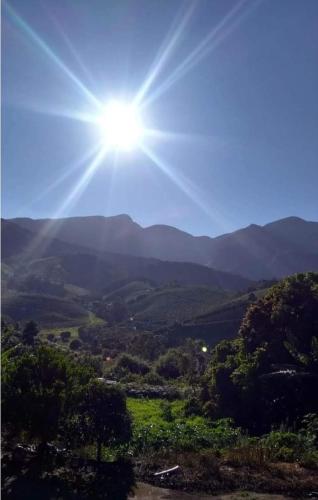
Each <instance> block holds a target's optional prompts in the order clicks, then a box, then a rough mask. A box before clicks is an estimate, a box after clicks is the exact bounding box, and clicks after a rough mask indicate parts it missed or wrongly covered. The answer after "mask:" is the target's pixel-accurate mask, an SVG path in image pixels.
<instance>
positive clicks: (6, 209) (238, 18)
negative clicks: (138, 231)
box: [2, 0, 318, 235]
mask: <svg viewBox="0 0 318 500" xmlns="http://www.w3.org/2000/svg"><path fill="white" fill-rule="evenodd" d="M2 52H3V58H2V105H3V107H2V215H3V217H16V216H28V217H35V218H36V217H54V216H62V215H63V216H69V215H93V214H100V215H115V214H120V213H127V214H129V215H131V217H132V218H133V219H134V220H136V221H137V222H138V223H140V224H141V225H143V226H148V225H151V224H157V223H163V224H169V225H173V226H176V227H179V228H181V229H184V230H186V231H189V232H191V233H193V234H207V235H217V234H221V233H223V232H228V231H232V230H234V229H238V228H239V227H243V226H246V225H248V224H250V223H257V224H264V223H266V222H270V221H272V220H274V219H279V218H283V217H286V216H290V215H297V216H300V217H303V218H305V219H309V220H318V92H317V89H318V1H317V0H305V1H301V0H263V1H258V0H247V1H244V0H241V1H232V0H196V1H195V0H194V1H181V0H120V1H119V0H107V1H106V0H90V1H84V0H54V1H52V0H27V1H25V0H9V1H8V0H7V1H3V2H2ZM149 77H150V78H149ZM147 78H148V80H147ZM146 81H148V83H149V85H148V86H145V85H144V83H145V82H146ZM143 85H144V86H143ZM140 89H143V90H144V93H143V94H140V95H142V98H141V105H142V118H143V122H144V124H145V127H147V128H150V129H157V130H160V131H162V134H157V136H155V137H154V136H151V137H146V138H145V147H146V152H147V154H146V153H145V151H142V150H141V149H139V148H137V149H136V150H133V151H130V152H119V153H117V154H114V153H109V154H106V155H105V157H103V158H102V160H101V161H100V163H99V165H98V167H97V168H95V169H94V170H92V169H91V170H90V167H91V165H92V162H94V161H95V158H96V155H98V154H99V151H97V152H96V144H97V140H98V138H99V137H100V136H99V132H98V130H97V127H96V124H94V123H91V122H90V121H86V119H85V117H87V116H88V115H89V116H92V115H94V114H96V113H99V112H100V111H97V109H98V107H97V105H96V102H97V101H98V102H100V103H106V102H107V101H109V99H114V98H115V99H124V100H125V101H128V102H129V101H131V100H132V99H134V97H135V96H136V94H137V93H138V92H139V91H140ZM83 117H84V119H83ZM168 132H169V133H168ZM94 150H95V152H94ZM95 163H96V162H95ZM87 172H89V175H87ZM92 172H93V173H92ZM85 174H86V175H85Z"/></svg>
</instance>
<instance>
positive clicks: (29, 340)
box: [22, 320, 39, 346]
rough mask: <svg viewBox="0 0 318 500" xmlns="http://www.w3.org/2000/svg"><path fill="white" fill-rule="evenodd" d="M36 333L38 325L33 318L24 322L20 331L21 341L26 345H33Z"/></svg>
mask: <svg viewBox="0 0 318 500" xmlns="http://www.w3.org/2000/svg"><path fill="white" fill-rule="evenodd" d="M38 333H39V329H38V325H37V324H36V323H35V321H33V320H31V321H29V322H28V323H26V325H25V327H24V329H23V332H22V340H23V343H24V344H26V345H30V346H33V345H34V340H35V338H36V337H37V335H38Z"/></svg>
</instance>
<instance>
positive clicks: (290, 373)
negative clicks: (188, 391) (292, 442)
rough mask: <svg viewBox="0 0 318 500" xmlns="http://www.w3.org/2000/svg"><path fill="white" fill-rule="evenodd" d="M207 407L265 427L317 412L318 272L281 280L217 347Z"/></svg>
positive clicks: (214, 413)
mask: <svg viewBox="0 0 318 500" xmlns="http://www.w3.org/2000/svg"><path fill="white" fill-rule="evenodd" d="M207 378H208V385H209V392H210V398H205V401H204V404H205V409H206V411H207V412H208V413H209V414H210V415H212V416H217V417H219V416H228V417H232V418H234V419H235V420H236V421H237V422H238V423H239V424H240V425H244V426H246V427H249V428H253V429H254V430H256V431H260V432H262V431H265V430H268V429H269V428H270V426H271V425H279V424H280V423H282V422H285V423H290V424H292V423H297V421H300V419H301V418H302V417H303V416H304V415H305V414H306V413H310V412H316V411H318V402H317V398H315V397H314V394H315V393H317V390H318V274H317V273H305V274H297V275H294V276H291V277H289V278H286V279H285V280H282V281H281V282H279V283H278V284H276V285H275V286H273V287H272V288H271V289H270V290H269V292H268V293H267V294H266V295H265V296H264V297H263V298H262V299H260V300H258V301H257V302H256V303H253V304H251V305H250V306H249V308H248V310H247V312H246V314H245V317H244V319H243V321H242V324H241V327H240V330H239V337H238V339H236V340H233V341H223V342H221V343H220V344H219V345H217V346H216V348H215V349H214V352H213V356H212V362H211V366H210V368H209V370H208V377H207Z"/></svg>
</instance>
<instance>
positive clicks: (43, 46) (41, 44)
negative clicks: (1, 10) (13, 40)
mask: <svg viewBox="0 0 318 500" xmlns="http://www.w3.org/2000/svg"><path fill="white" fill-rule="evenodd" d="M5 9H6V10H7V11H8V13H9V15H10V17H11V19H12V21H13V22H14V23H15V25H16V26H18V27H19V28H20V29H21V30H22V31H23V32H24V33H25V34H26V35H27V36H28V37H29V38H30V39H31V40H32V41H33V42H34V45H35V46H36V47H37V48H39V49H40V50H41V51H42V52H44V54H46V55H47V56H48V57H49V59H50V60H51V61H52V62H53V63H54V64H55V65H56V66H57V67H58V68H59V69H60V70H61V71H62V72H63V73H64V74H65V75H66V76H67V77H68V78H69V79H70V80H71V81H72V82H73V83H74V84H75V85H76V86H77V88H79V89H80V90H81V92H82V93H83V94H84V95H85V96H86V97H87V98H88V99H89V101H90V102H91V103H92V104H94V106H95V107H98V108H99V107H100V106H101V103H100V102H99V101H98V99H97V98H96V97H95V96H94V94H92V92H90V91H89V90H88V89H87V87H86V86H85V85H84V84H83V83H82V82H81V80H80V79H79V78H78V77H77V76H76V75H75V74H74V73H73V72H72V71H71V70H70V69H69V68H68V67H67V66H66V64H65V63H64V62H63V61H62V60H61V59H60V58H59V57H58V56H57V55H56V54H55V52H54V51H53V50H52V49H51V48H50V47H49V46H48V44H47V43H46V42H45V41H44V40H42V38H41V37H40V36H39V35H38V34H37V33H36V32H35V31H34V30H33V29H32V28H31V27H30V26H29V24H28V23H27V22H26V21H24V19H22V17H21V16H20V15H19V14H18V13H17V12H16V11H15V9H13V7H12V6H10V5H8V3H6V4H5Z"/></svg>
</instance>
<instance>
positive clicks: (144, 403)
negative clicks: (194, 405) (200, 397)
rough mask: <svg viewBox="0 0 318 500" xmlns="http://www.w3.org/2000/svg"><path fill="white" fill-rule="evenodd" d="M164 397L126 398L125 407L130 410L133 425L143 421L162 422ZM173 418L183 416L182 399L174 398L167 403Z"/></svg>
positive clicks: (163, 421)
mask: <svg viewBox="0 0 318 500" xmlns="http://www.w3.org/2000/svg"><path fill="white" fill-rule="evenodd" d="M166 404H167V401H166V400H165V399H136V398H127V408H128V410H129V411H130V413H131V415H132V417H133V421H134V424H135V425H143V424H144V423H145V422H146V423H147V424H148V423H153V424H164V423H165V420H164V418H163V414H164V407H165V405H166ZM169 404H170V405H171V413H172V417H173V419H178V418H179V419H180V418H183V410H184V401H181V400H176V401H172V402H171V403H169Z"/></svg>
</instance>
